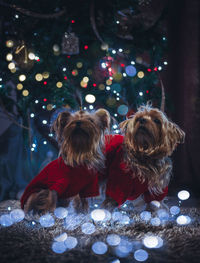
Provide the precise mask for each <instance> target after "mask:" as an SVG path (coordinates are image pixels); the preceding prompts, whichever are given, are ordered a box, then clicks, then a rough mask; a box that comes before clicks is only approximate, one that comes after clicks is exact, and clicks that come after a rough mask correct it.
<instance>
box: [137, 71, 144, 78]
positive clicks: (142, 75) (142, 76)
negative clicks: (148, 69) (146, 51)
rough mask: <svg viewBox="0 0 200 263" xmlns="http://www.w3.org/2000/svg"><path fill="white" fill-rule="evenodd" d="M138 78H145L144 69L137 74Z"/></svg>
mask: <svg viewBox="0 0 200 263" xmlns="http://www.w3.org/2000/svg"><path fill="white" fill-rule="evenodd" d="M137 76H138V78H140V79H142V78H144V72H143V71H139V72H138V74H137Z"/></svg>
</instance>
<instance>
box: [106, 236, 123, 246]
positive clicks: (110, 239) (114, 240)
mask: <svg viewBox="0 0 200 263" xmlns="http://www.w3.org/2000/svg"><path fill="white" fill-rule="evenodd" d="M106 241H107V243H108V245H110V246H118V245H119V243H120V241H121V238H120V236H118V235H116V234H110V235H108V236H107V238H106Z"/></svg>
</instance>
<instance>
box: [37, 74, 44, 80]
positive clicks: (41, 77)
mask: <svg viewBox="0 0 200 263" xmlns="http://www.w3.org/2000/svg"><path fill="white" fill-rule="evenodd" d="M35 79H36V80H37V81H42V80H43V76H42V74H40V73H38V74H36V75H35Z"/></svg>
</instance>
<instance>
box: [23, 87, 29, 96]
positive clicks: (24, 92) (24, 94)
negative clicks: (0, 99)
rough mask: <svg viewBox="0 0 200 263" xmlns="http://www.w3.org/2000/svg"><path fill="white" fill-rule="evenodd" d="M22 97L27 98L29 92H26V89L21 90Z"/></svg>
mask: <svg viewBox="0 0 200 263" xmlns="http://www.w3.org/2000/svg"><path fill="white" fill-rule="evenodd" d="M22 95H23V96H24V97H27V96H28V95H29V91H28V90H27V89H25V90H23V91H22Z"/></svg>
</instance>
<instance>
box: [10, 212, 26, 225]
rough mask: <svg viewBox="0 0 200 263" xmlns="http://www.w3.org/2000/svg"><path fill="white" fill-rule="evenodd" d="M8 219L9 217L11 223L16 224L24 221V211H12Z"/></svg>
mask: <svg viewBox="0 0 200 263" xmlns="http://www.w3.org/2000/svg"><path fill="white" fill-rule="evenodd" d="M10 217H11V219H12V221H13V222H16V223H18V222H20V221H22V220H23V219H24V217H25V214H24V211H23V210H22V209H14V210H13V211H12V212H11V213H10Z"/></svg>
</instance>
